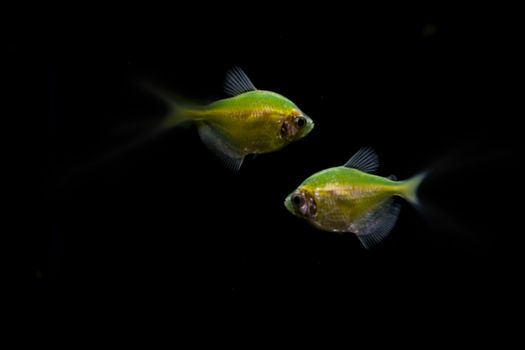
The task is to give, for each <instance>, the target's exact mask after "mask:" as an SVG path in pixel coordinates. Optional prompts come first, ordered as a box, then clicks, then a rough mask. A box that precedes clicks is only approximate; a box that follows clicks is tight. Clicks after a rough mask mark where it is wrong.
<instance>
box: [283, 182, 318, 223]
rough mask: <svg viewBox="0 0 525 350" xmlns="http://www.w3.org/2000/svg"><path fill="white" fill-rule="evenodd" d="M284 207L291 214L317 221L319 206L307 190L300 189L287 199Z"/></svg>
mask: <svg viewBox="0 0 525 350" xmlns="http://www.w3.org/2000/svg"><path fill="white" fill-rule="evenodd" d="M284 206H285V207H286V209H288V211H289V212H290V213H292V214H293V215H295V216H298V217H300V218H303V219H307V220H311V219H315V216H316V214H317V204H316V202H315V197H314V196H313V194H311V193H310V191H308V190H307V189H304V188H301V187H299V188H298V189H297V190H295V191H293V192H292V193H290V194H289V195H288V197H286V199H285V201H284Z"/></svg>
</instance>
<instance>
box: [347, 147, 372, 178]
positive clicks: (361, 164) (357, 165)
mask: <svg viewBox="0 0 525 350" xmlns="http://www.w3.org/2000/svg"><path fill="white" fill-rule="evenodd" d="M344 166H345V167H347V168H354V169H357V170H361V171H364V172H365V173H373V172H374V171H376V170H377V169H378V168H379V158H378V156H377V154H376V152H375V151H374V150H373V149H372V148H370V147H363V148H361V149H359V151H357V152H356V154H354V155H353V156H352V158H350V159H349V160H348V162H346V163H345V165H344Z"/></svg>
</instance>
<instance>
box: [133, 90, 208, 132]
mask: <svg viewBox="0 0 525 350" xmlns="http://www.w3.org/2000/svg"><path fill="white" fill-rule="evenodd" d="M140 86H141V87H142V88H143V89H144V90H146V91H147V92H149V93H150V94H152V95H154V96H156V97H157V98H159V99H160V100H162V101H163V102H164V104H165V105H166V107H167V108H168V112H167V113H166V115H165V116H164V118H163V119H162V120H161V121H160V122H159V123H158V125H157V128H159V129H170V128H173V127H175V126H178V125H180V124H183V123H185V122H188V121H191V120H193V119H194V117H195V116H196V115H197V111H198V107H196V106H195V105H192V104H190V103H189V102H186V101H184V100H183V99H182V98H180V97H177V96H175V95H174V94H172V93H171V92H169V91H167V90H165V89H163V88H161V87H159V86H156V85H153V84H150V83H145V82H142V83H141V84H140Z"/></svg>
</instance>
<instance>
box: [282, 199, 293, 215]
mask: <svg viewBox="0 0 525 350" xmlns="http://www.w3.org/2000/svg"><path fill="white" fill-rule="evenodd" d="M291 196H292V195H291V194H289V195H288V197H286V199H285V200H284V206H285V207H286V209H288V211H289V212H290V213H292V214H294V215H295V210H294V208H293V205H292V200H291V199H290V198H291Z"/></svg>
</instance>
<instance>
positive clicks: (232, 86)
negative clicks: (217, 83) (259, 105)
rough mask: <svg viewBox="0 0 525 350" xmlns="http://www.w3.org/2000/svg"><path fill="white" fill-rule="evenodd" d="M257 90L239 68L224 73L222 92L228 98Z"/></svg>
mask: <svg viewBox="0 0 525 350" xmlns="http://www.w3.org/2000/svg"><path fill="white" fill-rule="evenodd" d="M255 90H257V89H256V88H255V86H254V85H253V83H252V82H251V80H250V78H248V76H247V75H246V74H245V73H244V72H243V70H242V69H240V68H239V67H233V68H232V69H230V70H229V71H228V73H226V78H225V79H224V91H225V92H226V93H227V94H228V95H230V96H237V95H240V94H242V93H245V92H248V91H255Z"/></svg>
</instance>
